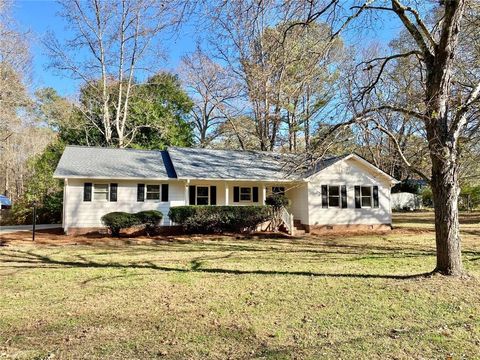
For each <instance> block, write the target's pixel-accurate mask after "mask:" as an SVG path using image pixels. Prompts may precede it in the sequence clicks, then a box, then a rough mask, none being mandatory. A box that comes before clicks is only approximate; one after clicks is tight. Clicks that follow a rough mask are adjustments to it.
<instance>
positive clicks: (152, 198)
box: [147, 191, 160, 200]
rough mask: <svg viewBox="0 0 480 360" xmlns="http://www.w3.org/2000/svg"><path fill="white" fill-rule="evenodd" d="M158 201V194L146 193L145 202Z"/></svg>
mask: <svg viewBox="0 0 480 360" xmlns="http://www.w3.org/2000/svg"><path fill="white" fill-rule="evenodd" d="M159 199H160V193H158V192H148V191H147V200H159Z"/></svg>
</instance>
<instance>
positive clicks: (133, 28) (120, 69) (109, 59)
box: [44, 0, 188, 147]
mask: <svg viewBox="0 0 480 360" xmlns="http://www.w3.org/2000/svg"><path fill="white" fill-rule="evenodd" d="M60 3H61V5H62V9H63V10H62V12H61V16H62V17H63V18H65V19H66V21H67V23H68V24H69V26H70V28H71V29H72V31H73V36H72V38H71V39H70V40H68V41H66V42H64V43H60V42H59V41H58V40H57V39H56V38H55V36H54V35H53V34H50V35H49V36H47V38H46V39H45V41H44V44H45V46H46V47H47V49H48V52H49V54H50V56H51V58H52V64H51V66H52V67H53V68H55V69H57V70H60V71H62V72H67V73H68V74H69V75H70V76H72V77H73V78H75V79H78V80H80V81H81V82H82V83H83V84H84V86H86V87H89V88H90V89H89V90H88V91H89V92H90V94H95V95H96V96H94V97H93V98H94V99H96V101H97V103H98V104H96V105H95V106H94V108H96V109H100V118H101V121H100V122H98V121H96V120H97V119H96V116H98V114H97V113H96V112H95V113H92V112H91V111H89V108H86V109H84V116H85V117H86V118H87V119H90V120H91V123H92V124H94V126H96V127H97V130H98V131H99V132H100V133H101V134H102V135H103V136H104V138H105V143H106V144H108V145H115V146H118V147H125V146H127V145H128V144H129V143H130V141H132V138H133V137H134V135H135V134H136V132H137V130H138V129H137V128H136V127H135V126H133V127H132V126H129V125H131V124H129V117H128V110H129V106H128V105H129V101H130V98H131V95H132V88H133V86H134V85H135V79H136V78H138V77H139V76H141V75H142V74H145V73H146V72H149V73H155V72H156V69H158V68H159V63H158V60H159V58H160V53H159V51H156V50H158V47H159V35H160V34H161V33H163V32H164V31H166V30H167V29H168V28H169V27H171V26H172V25H176V24H178V23H179V21H180V20H181V18H182V16H183V14H184V11H186V9H187V8H186V7H187V5H188V3H186V2H183V1H180V0H179V1H176V0H162V1H156V0H121V1H104V0H87V1H80V0H73V1H63V0H62V1H60ZM90 108H91V107H90ZM80 110H82V109H80Z"/></svg>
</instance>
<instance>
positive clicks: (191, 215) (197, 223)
mask: <svg viewBox="0 0 480 360" xmlns="http://www.w3.org/2000/svg"><path fill="white" fill-rule="evenodd" d="M168 217H169V218H170V219H171V220H172V221H173V222H175V223H177V224H179V225H182V226H183V228H184V229H185V230H186V231H188V232H198V233H220V232H248V231H253V230H255V228H256V227H257V225H259V224H261V223H262V222H265V221H267V220H269V219H270V218H271V212H270V208H269V207H268V206H207V205H205V206H176V207H172V208H170V212H169V213H168Z"/></svg>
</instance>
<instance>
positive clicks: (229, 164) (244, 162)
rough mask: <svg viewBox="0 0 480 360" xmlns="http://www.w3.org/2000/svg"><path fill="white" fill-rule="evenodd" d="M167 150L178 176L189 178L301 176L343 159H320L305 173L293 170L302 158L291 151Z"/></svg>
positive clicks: (289, 178)
mask: <svg viewBox="0 0 480 360" xmlns="http://www.w3.org/2000/svg"><path fill="white" fill-rule="evenodd" d="M168 153H169V154H170V158H171V159H172V162H173V164H174V167H175V170H176V172H177V175H178V177H179V178H188V179H236V180H242V179H245V180H292V179H302V178H304V177H307V176H309V175H311V174H313V173H315V172H318V171H320V170H322V169H324V168H325V167H327V166H330V165H332V164H333V163H335V162H336V161H338V160H340V159H341V158H343V157H335V158H328V159H325V160H322V161H319V162H317V163H316V164H315V167H314V169H312V170H311V171H307V172H305V171H304V170H305V169H299V170H297V171H295V170H294V169H295V167H296V166H297V165H298V164H299V163H302V161H301V159H300V158H299V157H298V156H297V155H293V154H281V153H277V152H264V151H236V150H213V149H196V148H169V149H168Z"/></svg>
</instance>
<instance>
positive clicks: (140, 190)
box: [137, 184, 145, 201]
mask: <svg viewBox="0 0 480 360" xmlns="http://www.w3.org/2000/svg"><path fill="white" fill-rule="evenodd" d="M137 201H145V184H137Z"/></svg>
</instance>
